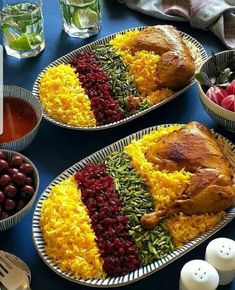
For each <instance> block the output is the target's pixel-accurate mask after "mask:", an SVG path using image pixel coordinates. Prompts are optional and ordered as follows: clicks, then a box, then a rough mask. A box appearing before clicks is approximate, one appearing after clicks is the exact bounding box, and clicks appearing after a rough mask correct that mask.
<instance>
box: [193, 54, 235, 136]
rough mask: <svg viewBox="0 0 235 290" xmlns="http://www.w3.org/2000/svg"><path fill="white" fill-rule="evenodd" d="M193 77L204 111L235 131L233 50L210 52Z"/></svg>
mask: <svg viewBox="0 0 235 290" xmlns="http://www.w3.org/2000/svg"><path fill="white" fill-rule="evenodd" d="M195 77H196V79H197V81H198V90H199V96H200V99H201V102H202V105H203V107H204V109H205V110H206V112H207V113H208V114H209V116H210V117H211V118H213V119H214V120H215V121H217V122H218V123H219V124H220V125H222V126H224V127H225V128H226V129H228V130H230V131H233V132H235V50H228V51H222V52H219V53H217V54H214V53H212V56H211V57H210V58H208V59H207V60H206V61H205V62H204V63H203V65H202V66H201V68H200V70H199V72H198V73H197V74H196V76H195Z"/></svg>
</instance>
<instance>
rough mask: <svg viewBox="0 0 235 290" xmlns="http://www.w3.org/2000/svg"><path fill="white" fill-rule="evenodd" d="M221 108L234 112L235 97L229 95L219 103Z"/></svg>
mask: <svg viewBox="0 0 235 290" xmlns="http://www.w3.org/2000/svg"><path fill="white" fill-rule="evenodd" d="M221 107H223V108H225V109H227V110H229V111H232V112H235V95H229V96H227V97H225V98H224V99H223V100H222V102H221Z"/></svg>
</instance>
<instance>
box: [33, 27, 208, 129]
mask: <svg viewBox="0 0 235 290" xmlns="http://www.w3.org/2000/svg"><path fill="white" fill-rule="evenodd" d="M144 28H146V26H144V27H137V29H140V30H142V29H144ZM134 29H136V28H132V29H127V30H123V31H120V32H117V33H114V34H111V35H108V36H106V37H103V38H101V39H99V40H96V41H94V42H92V43H90V44H87V45H84V46H82V47H80V48H78V49H76V50H74V51H72V52H70V53H68V54H66V55H64V56H62V57H60V58H58V59H57V60H55V61H54V62H52V63H51V64H49V65H48V66H47V67H46V68H45V69H44V70H43V71H42V72H41V73H40V74H39V76H38V77H37V79H36V81H35V83H34V86H33V91H32V92H33V94H34V95H35V96H36V97H38V98H39V99H40V96H39V84H40V81H41V78H42V75H43V73H44V72H45V71H46V69H47V68H48V67H53V66H57V65H59V64H62V63H64V64H68V63H70V62H71V60H72V59H73V58H74V57H75V56H76V55H77V54H78V53H79V52H84V51H86V52H92V49H94V48H96V47H97V46H98V45H102V44H106V43H108V42H109V41H110V40H111V39H113V38H114V37H115V36H116V35H117V34H124V33H125V32H127V31H131V30H134ZM180 34H181V36H182V37H183V39H185V40H186V41H187V42H190V44H191V45H192V46H193V47H194V48H196V50H197V54H198V56H199V55H200V58H199V57H198V58H197V59H196V60H195V64H196V67H197V69H198V68H199V67H200V65H201V64H202V62H203V61H204V60H206V59H207V57H208V56H207V53H206V51H205V49H204V47H203V46H202V45H201V44H200V43H199V42H198V41H197V40H196V39H195V38H193V37H192V36H190V35H188V34H186V33H184V32H181V31H180ZM195 83H196V80H195V79H194V77H193V78H191V80H190V81H189V83H188V85H186V86H185V87H183V88H182V89H181V90H179V91H177V92H175V94H173V95H172V96H171V97H169V98H168V99H166V100H164V101H162V102H160V103H158V104H155V105H153V106H151V107H149V108H147V109H145V110H143V111H141V112H138V113H136V114H133V115H131V116H129V117H126V118H124V119H122V120H120V121H117V122H113V123H109V124H106V125H102V126H95V127H81V126H72V125H68V124H65V123H62V122H59V121H56V120H55V119H53V118H51V117H50V116H49V115H48V114H47V112H46V111H45V110H44V112H43V117H44V118H45V119H46V120H48V121H49V122H51V123H53V124H55V125H57V126H60V127H64V128H68V129H73V130H82V131H96V130H103V129H108V128H112V127H116V126H118V125H121V124H124V123H127V122H129V121H131V120H134V119H136V118H138V117H140V116H142V115H145V114H146V113H148V112H150V111H152V110H154V109H156V108H158V107H160V106H162V105H164V104H166V103H168V102H169V101H171V100H173V99H175V98H176V97H178V96H179V95H181V94H182V93H183V92H185V91H186V90H187V89H188V88H190V87H191V86H192V85H194V84H195Z"/></svg>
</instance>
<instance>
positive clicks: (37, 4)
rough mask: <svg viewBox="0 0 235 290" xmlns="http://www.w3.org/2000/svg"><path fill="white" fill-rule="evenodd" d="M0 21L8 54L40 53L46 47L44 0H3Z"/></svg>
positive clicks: (22, 56)
mask: <svg viewBox="0 0 235 290" xmlns="http://www.w3.org/2000/svg"><path fill="white" fill-rule="evenodd" d="M1 2H2V7H0V8H1V11H0V23H1V29H2V34H3V42H4V46H5V49H6V52H7V54H9V55H12V56H15V57H17V58H27V57H32V56H36V55H38V54H39V53H40V52H41V51H42V50H43V49H44V47H45V38H44V29H43V15H42V0H29V2H27V0H24V1H22V0H3V1H1Z"/></svg>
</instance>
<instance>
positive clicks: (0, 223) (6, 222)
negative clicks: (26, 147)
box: [0, 149, 40, 231]
mask: <svg viewBox="0 0 235 290" xmlns="http://www.w3.org/2000/svg"><path fill="white" fill-rule="evenodd" d="M0 150H1V151H3V152H4V153H5V155H6V159H7V160H10V159H11V158H12V157H13V156H15V155H20V156H21V157H22V158H23V159H24V161H26V162H27V163H29V164H31V165H32V167H33V170H34V173H33V180H34V188H35V193H34V195H33V197H32V198H31V200H30V201H29V202H28V203H27V204H26V206H25V207H23V208H22V209H21V210H20V211H18V212H17V213H15V214H14V215H12V216H9V217H8V218H6V219H3V220H0V231H5V230H8V229H10V228H12V227H13V226H15V225H16V224H17V223H19V222H20V221H21V220H22V218H23V217H24V216H25V215H26V214H27V213H28V211H29V210H30V209H31V207H32V205H33V202H34V200H35V198H36V196H37V193H38V188H39V182H40V180H39V174H38V171H37V168H36V167H35V165H34V164H33V163H32V161H31V160H29V159H28V158H27V157H25V156H24V155H22V154H20V153H18V152H15V151H9V150H2V149H0Z"/></svg>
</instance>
